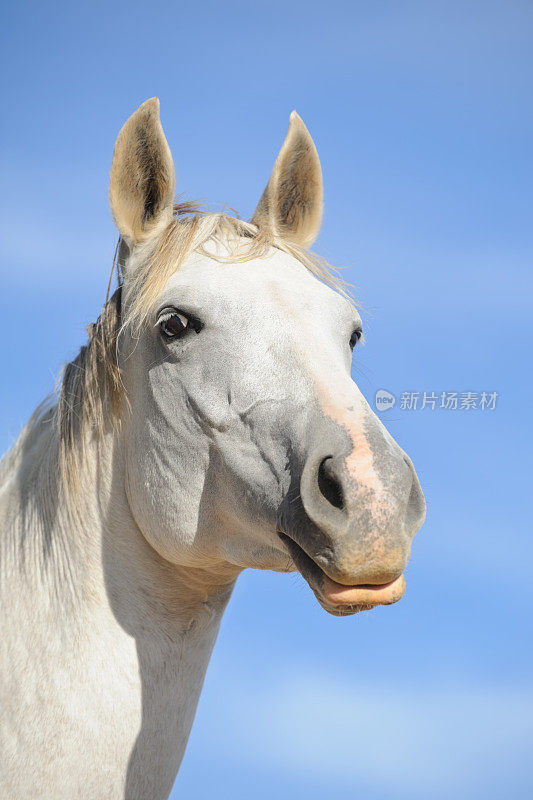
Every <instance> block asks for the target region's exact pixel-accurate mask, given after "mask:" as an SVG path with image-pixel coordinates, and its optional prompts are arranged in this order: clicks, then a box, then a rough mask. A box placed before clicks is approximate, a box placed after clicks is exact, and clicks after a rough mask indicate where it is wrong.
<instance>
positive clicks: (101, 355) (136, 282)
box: [56, 203, 352, 490]
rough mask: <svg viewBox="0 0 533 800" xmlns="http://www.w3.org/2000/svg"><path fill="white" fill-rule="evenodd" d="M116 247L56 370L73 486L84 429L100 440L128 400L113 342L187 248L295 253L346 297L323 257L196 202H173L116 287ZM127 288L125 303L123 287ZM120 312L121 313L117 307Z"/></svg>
mask: <svg viewBox="0 0 533 800" xmlns="http://www.w3.org/2000/svg"><path fill="white" fill-rule="evenodd" d="M209 242H217V243H219V244H222V245H224V248H225V249H226V252H227V256H222V255H215V254H214V253H213V251H212V250H210V251H209V252H207V250H206V245H207V244H208V243H209ZM119 246H120V240H119V245H117V250H116V251H115V259H114V260H113V269H112V272H111V278H110V281H109V287H108V298H107V299H106V302H105V304H104V306H103V308H102V312H101V314H100V316H99V318H98V320H97V322H96V323H94V324H92V325H89V326H88V328H87V334H88V341H87V344H85V345H84V346H82V348H81V349H80V351H79V353H78V355H77V356H76V358H75V359H74V360H73V361H71V362H70V363H68V364H67V365H66V366H65V368H64V371H63V375H62V379H61V383H60V389H59V400H58V404H57V408H56V418H57V425H58V432H59V453H60V470H61V473H62V476H63V480H64V482H66V485H69V488H70V489H71V490H72V489H73V488H74V485H75V484H76V483H77V475H78V472H79V467H80V463H81V461H82V460H83V456H84V451H85V444H86V442H87V441H88V438H89V436H90V435H91V434H93V435H96V436H97V438H99V439H103V436H104V433H105V431H106V430H107V429H109V427H110V426H111V427H114V426H117V425H120V418H121V411H122V409H123V408H124V406H125V405H127V398H126V397H125V392H124V387H123V384H122V380H121V375H120V367H119V363H118V358H117V345H118V340H119V336H120V333H121V331H122V330H124V329H125V328H126V327H129V328H130V329H133V330H136V331H138V330H139V329H140V328H141V327H142V325H143V324H144V323H145V322H146V319H147V317H148V315H149V313H150V311H151V309H152V308H153V305H154V303H155V302H156V301H157V298H158V297H159V295H160V293H161V291H162V289H163V287H164V285H165V283H166V281H167V280H168V278H170V276H171V275H172V274H173V273H174V272H175V271H176V270H177V269H179V268H180V266H181V265H182V264H183V263H184V262H185V260H186V259H187V257H188V256H189V255H190V254H191V253H192V252H199V253H204V254H207V255H208V256H209V257H210V258H216V259H217V260H219V261H229V260H232V261H235V260H239V261H250V260H252V259H255V258H261V257H264V256H266V255H267V253H268V251H269V250H270V249H271V248H274V249H277V250H281V251H283V252H285V253H288V254H289V255H291V256H293V257H294V258H296V259H297V260H298V261H299V262H300V263H301V264H303V265H304V266H305V267H306V269H308V270H309V272H311V273H312V274H313V275H314V276H315V277H316V278H318V279H319V280H320V281H322V282H323V283H325V284H327V285H328V286H330V287H331V288H332V289H334V290H335V291H337V292H339V293H340V294H342V295H343V296H345V297H346V298H347V299H348V300H350V301H352V298H351V296H350V293H349V290H348V285H347V284H346V283H345V282H344V281H343V279H342V277H341V276H340V275H339V274H338V273H337V272H336V271H335V270H334V269H333V268H332V267H331V266H330V265H329V264H328V263H327V262H326V261H324V260H323V259H321V258H319V257H318V256H316V255H315V254H313V253H311V252H310V251H308V250H305V249H303V248H302V247H299V246H298V245H296V244H293V243H291V242H288V241H286V240H284V239H281V238H277V237H276V236H273V235H272V233H271V232H270V231H268V230H266V229H262V228H261V227H258V226H257V225H254V224H252V223H250V222H245V221H243V220H241V219H240V218H239V217H238V216H236V215H235V216H232V215H230V214H226V213H209V212H206V211H204V210H202V209H201V208H200V207H199V206H198V205H197V204H195V203H180V204H177V205H175V206H174V216H173V219H172V220H171V222H170V223H169V225H168V226H167V228H166V229H165V231H164V232H163V234H162V236H161V237H160V238H159V240H158V242H157V245H156V247H155V250H154V251H153V253H152V255H151V257H148V258H147V259H146V260H145V263H144V264H142V265H140V266H139V268H138V269H137V270H136V271H135V273H134V275H133V276H132V277H128V280H127V282H126V286H125V287H124V288H123V277H122V275H123V272H122V269H123V266H124V265H123V263H121V257H120V255H119V257H118V259H117V253H120V250H119ZM115 268H116V270H117V277H118V288H117V289H116V291H115V292H114V294H113V295H112V297H109V290H110V286H111V281H112V279H113V274H114V272H115ZM124 290H126V291H127V301H128V302H127V304H125V303H123V300H124V299H125V298H124V297H123V291H124ZM125 305H126V313H125V315H124V316H123V313H122V311H123V307H124V306H125Z"/></svg>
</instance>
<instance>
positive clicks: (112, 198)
mask: <svg viewBox="0 0 533 800" xmlns="http://www.w3.org/2000/svg"><path fill="white" fill-rule="evenodd" d="M174 186H175V174H174V163H173V161H172V155H171V153H170V149H169V146H168V144H167V140H166V139H165V134H164V133H163V128H162V126H161V122H160V120H159V100H158V99H157V97H152V98H151V100H147V101H146V102H145V103H143V104H142V106H140V107H139V108H138V109H137V111H135V112H134V113H133V114H132V115H131V117H130V118H129V119H128V120H127V122H126V123H125V124H124V126H123V127H122V129H121V131H120V133H119V135H118V137H117V141H116V144H115V150H114V152H113V162H112V164H111V172H110V175H109V202H110V205H111V211H112V212H113V217H114V219H115V222H116V225H117V228H118V229H119V232H120V235H121V236H122V237H123V239H125V240H126V242H127V244H128V245H129V246H132V245H135V244H138V243H140V242H143V241H145V240H146V239H147V238H148V237H149V236H150V235H151V234H153V233H154V232H155V230H156V229H157V228H159V227H162V226H163V225H164V224H166V223H167V222H168V221H170V219H171V218H172V207H173V200H174Z"/></svg>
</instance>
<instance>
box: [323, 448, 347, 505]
mask: <svg viewBox="0 0 533 800" xmlns="http://www.w3.org/2000/svg"><path fill="white" fill-rule="evenodd" d="M332 461H333V459H332V457H331V456H327V457H326V458H324V459H323V461H322V462H321V463H320V466H319V468H318V488H319V489H320V492H321V493H322V495H323V497H325V498H326V500H327V501H328V503H330V504H331V505H332V506H335V508H344V497H343V494H342V487H341V485H340V483H339V481H338V479H337V477H336V476H335V473H334V472H333V469H332Z"/></svg>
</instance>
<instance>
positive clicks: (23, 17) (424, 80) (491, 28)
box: [0, 0, 533, 800]
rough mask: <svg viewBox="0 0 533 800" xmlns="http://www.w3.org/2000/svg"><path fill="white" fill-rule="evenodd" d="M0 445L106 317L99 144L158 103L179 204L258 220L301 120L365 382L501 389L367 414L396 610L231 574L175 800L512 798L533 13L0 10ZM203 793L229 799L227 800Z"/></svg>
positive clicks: (510, 3)
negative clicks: (397, 472)
mask: <svg viewBox="0 0 533 800" xmlns="http://www.w3.org/2000/svg"><path fill="white" fill-rule="evenodd" d="M5 16H7V21H5V24H4V26H3V31H2V33H1V37H2V46H1V53H2V56H1V57H2V59H3V62H4V64H3V74H4V78H5V79H4V87H3V94H2V100H3V117H4V124H3V126H2V132H1V137H0V138H1V142H0V146H1V154H2V171H3V182H4V190H3V192H2V194H1V196H0V207H1V214H0V228H1V237H0V258H1V262H0V263H1V271H2V292H1V298H0V311H1V313H0V326H1V336H2V342H3V347H2V348H1V356H0V357H1V364H0V370H1V374H2V376H3V380H2V392H1V395H0V409H1V412H2V414H1V419H2V425H1V444H2V449H7V447H8V446H9V445H10V444H11V443H12V442H13V441H14V438H15V437H16V435H17V434H18V432H19V430H20V428H21V426H22V425H23V423H24V422H25V420H26V419H27V417H28V416H29V414H30V413H31V411H32V410H33V408H34V407H35V406H36V405H37V403H38V402H39V401H40V400H41V399H42V398H43V397H44V395H45V394H46V393H48V392H49V391H50V389H51V387H52V386H53V382H54V380H55V378H56V377H57V375H58V373H59V370H60V367H61V364H62V363H63V362H64V361H65V359H67V358H70V357H72V356H73V355H74V354H75V353H76V351H77V349H78V347H79V345H80V344H81V343H82V341H83V339H84V335H85V334H84V330H85V326H86V325H87V324H88V323H89V322H91V321H93V320H94V319H95V318H96V316H97V314H98V311H99V308H100V306H101V304H102V302H103V300H104V297H105V291H106V286H107V278H108V273H109V269H110V265H111V259H112V255H113V249H114V243H115V232H114V229H113V225H112V221H111V218H110V214H109V211H108V207H107V196H106V195H107V173H108V169H109V164H110V158H111V153H112V148H113V143H114V140H115V137H116V134H117V132H118V130H119V128H120V126H121V125H122V123H123V122H124V120H125V119H126V118H127V116H128V115H129V114H130V113H131V112H132V111H133V110H134V109H135V108H136V107H137V106H138V105H139V104H140V103H141V102H142V101H143V100H145V99H146V98H148V97H151V96H153V95H158V96H159V97H160V99H161V115H162V121H163V125H164V127H165V130H166V133H167V137H168V140H169V143H170V145H171V148H172V150H173V154H174V159H175V162H176V167H177V173H178V192H180V193H182V192H183V193H185V195H186V196H187V197H190V198H196V199H201V200H206V201H208V204H209V207H210V208H212V209H216V208H218V206H219V204H222V203H225V204H227V205H229V206H232V207H234V208H237V209H238V210H239V211H240V213H241V214H242V216H244V217H246V216H248V215H250V214H251V213H252V211H253V209H254V206H255V203H256V202H257V199H258V197H259V195H260V193H261V191H262V188H263V186H264V184H265V182H266V180H267V178H268V175H269V172H270V169H271V167H272V164H273V161H274V158H275V156H276V154H277V151H278V149H279V146H280V145H281V142H282V140H283V136H284V134H285V130H286V126H287V122H288V115H289V113H290V111H291V110H292V109H293V108H296V109H297V110H298V112H299V113H300V115H301V116H302V117H303V119H304V120H305V121H306V123H307V125H308V127H309V130H310V132H311V134H312V135H313V137H314V139H315V142H316V144H317V147H318V150H319V154H320V157H321V160H322V165H323V170H324V179H325V193H326V194H325V202H326V204H325V217H324V226H323V230H322V233H321V235H320V238H319V239H318V242H317V245H316V249H317V250H318V252H320V253H321V254H322V255H324V256H326V257H327V258H328V259H329V260H330V261H332V262H333V263H334V264H336V265H338V266H341V267H344V268H345V276H346V278H347V279H348V280H350V281H351V282H353V283H354V284H355V285H356V287H357V288H356V296H357V297H358V299H359V301H360V303H361V305H362V308H363V321H364V325H365V328H366V338H367V343H366V345H365V346H364V347H363V348H361V350H360V351H359V352H358V353H357V357H356V361H355V365H354V378H355V379H356V380H357V382H358V384H359V386H360V388H361V389H362V391H363V392H364V393H365V395H366V396H367V398H368V399H369V401H370V402H373V399H374V394H375V392H376V390H377V389H387V390H388V391H390V392H392V393H394V394H395V395H396V396H397V397H398V398H399V397H400V395H401V393H402V392H412V391H417V392H420V393H422V392H424V391H428V392H435V393H437V394H440V393H441V392H442V391H446V392H450V391H458V392H463V391H473V392H481V391H496V392H497V393H498V401H497V405H496V408H495V409H494V410H485V411H480V410H479V409H476V410H472V411H464V410H460V409H458V410H456V411H452V410H439V409H435V410H430V409H428V408H426V409H424V410H420V409H417V410H404V409H401V408H400V407H399V403H397V404H396V406H395V407H394V408H393V409H391V410H389V411H387V412H386V413H384V414H382V417H383V419H384V420H385V421H386V423H387V425H388V427H389V429H390V430H391V432H392V434H393V435H394V436H395V437H396V438H397V440H398V441H399V442H400V443H401V445H402V446H403V447H404V448H405V449H406V450H407V452H408V453H409V454H410V455H411V456H412V458H413V460H414V463H415V465H416V467H417V471H418V473H419V476H420V479H421V482H422V486H423V488H424V490H425V493H426V497H427V501H428V509H429V510H428V518H427V522H426V525H425V526H424V528H423V529H422V531H421V532H420V534H419V535H418V536H417V539H416V541H415V546H414V552H413V557H412V560H411V564H410V567H409V569H408V575H407V577H408V592H407V595H406V597H405V598H404V600H402V602H401V603H399V604H398V605H397V606H394V607H391V608H385V609H378V610H376V611H374V612H372V613H370V614H366V615H359V616H357V617H355V618H349V619H334V618H332V617H329V616H327V615H326V614H325V612H323V611H322V610H321V609H320V608H319V607H318V606H317V604H316V602H315V600H314V598H313V596H312V595H311V592H310V591H309V590H308V588H307V586H306V585H305V584H304V582H303V580H302V579H301V578H300V577H298V576H280V575H273V574H267V573H252V572H248V573H245V574H244V575H243V576H242V577H241V579H240V580H239V583H238V586H237V589H236V591H235V594H234V597H233V599H232V602H231V604H230V607H229V609H228V612H227V614H226V617H225V618H224V621H223V624H222V629H221V634H220V637H219V641H218V643H217V646H216V648H215V653H214V656H213V659H212V662H211V665H210V668H209V672H208V676H207V679H206V685H205V690H204V693H203V695H202V698H201V701H200V706H199V710H198V715H197V719H196V722H195V726H194V729H193V733H192V736H191V739H190V742H189V748H188V751H187V754H186V757H185V760H184V763H183V767H182V771H181V773H180V776H179V778H178V780H177V783H176V786H175V789H174V792H173V794H172V797H173V798H178V797H186V798H188V800H204V799H206V800H207V798H210V797H212V796H213V793H214V792H215V791H216V792H217V793H220V792H222V796H224V797H225V796H230V795H231V796H232V797H235V798H248V797H252V796H253V797H254V798H257V800H262V799H263V798H265V799H266V798H271V797H272V796H273V795H276V796H279V797H302V796H305V797H306V798H307V800H315V799H316V800H318V799H319V798H320V800H322V798H323V797H324V796H330V795H331V793H332V792H333V791H340V792H343V793H344V796H346V797H349V798H352V797H359V798H364V800H374V799H375V800H384V798H387V800H389V799H390V800H408V799H409V800H418V799H419V798H420V800H426V799H427V798H428V797H430V798H435V799H436V800H439V799H440V798H449V797H452V796H453V797H454V798H455V800H463V798H464V800H466V798H468V800H473V799H474V798H483V799H484V800H491V798H500V797H502V795H504V794H505V795H506V796H508V797H512V798H513V800H521V798H526V797H530V796H531V793H532V791H533V776H532V770H531V759H530V756H528V754H527V751H528V749H529V748H530V742H531V737H532V735H533V684H532V681H531V661H532V656H533V648H532V645H531V612H532V608H531V568H532V562H533V542H532V538H531V511H530V502H529V501H530V497H531V488H530V484H531V477H530V476H531V474H532V470H531V467H532V463H531V461H532V459H531V453H532V442H531V436H530V420H529V416H530V414H529V411H530V408H531V398H532V396H533V394H532V392H533V386H532V379H531V354H530V341H531V335H530V331H531V326H530V321H531V291H532V288H533V285H532V284H533V280H532V270H531V266H532V264H531V262H532V258H531V257H532V244H533V242H532V238H533V237H532V233H531V206H532V199H533V198H532V187H533V180H532V178H533V175H532V162H531V151H532V147H531V145H532V129H533V114H532V105H531V83H532V79H533V6H532V5H531V4H530V3H528V2H525V1H524V2H519V1H518V0H506V1H505V2H491V1H490V0H486V1H485V2H476V1H475V0H473V1H472V2H453V1H450V2H438V1H437V2H402V3H393V2H383V1H382V0H377V1H376V2H372V3H370V2H365V3H363V2H340V1H339V0H330V2H328V3H317V2H313V0H308V1H307V2H305V3H303V2H291V0H285V1H284V2H279V1H278V0H269V2H262V1H261V0H255V2H251V0H250V1H249V2H248V3H243V2H233V1H232V0H227V2H224V3H215V2H210V1H207V2H203V3H199V4H194V5H193V4H177V3H170V2H157V1H156V2H152V3H150V4H148V3H137V2H128V3H119V2H109V3H99V2H93V3H90V4H85V5H81V4H73V3H68V4H67V3H61V2H55V3H53V4H42V3H29V2H24V1H23V0H22V1H21V2H18V3H9V4H7V8H6V12H5ZM221 787H224V788H222V789H221Z"/></svg>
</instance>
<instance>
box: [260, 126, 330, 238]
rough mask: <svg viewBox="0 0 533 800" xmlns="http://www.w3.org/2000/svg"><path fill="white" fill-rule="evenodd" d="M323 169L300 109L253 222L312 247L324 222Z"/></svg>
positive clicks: (280, 235) (277, 234) (290, 127)
mask: <svg viewBox="0 0 533 800" xmlns="http://www.w3.org/2000/svg"><path fill="white" fill-rule="evenodd" d="M322 205H323V190H322V170H321V168H320V161H319V159H318V153H317V151H316V147H315V145H314V143H313V140H312V139H311V136H310V134H309V131H308V130H307V128H306V127H305V125H304V123H303V122H302V120H301V118H300V117H299V116H298V114H297V113H296V111H293V112H292V114H291V116H290V120H289V130H288V131H287V136H286V137H285V141H284V142H283V146H282V148H281V150H280V152H279V155H278V157H277V159H276V163H275V164H274V169H273V170H272V174H271V176H270V180H269V182H268V184H267V187H266V189H265V191H264V192H263V194H262V196H261V199H260V201H259V203H258V206H257V208H256V210H255V212H254V215H253V217H252V222H254V223H255V224H256V225H258V226H260V227H266V228H267V229H268V230H269V231H270V232H271V233H272V234H273V235H275V236H279V237H281V238H283V239H286V240H287V241H289V242H293V243H294V244H298V245H300V246H301V247H309V246H310V245H311V244H312V243H313V242H314V240H315V239H316V237H317V236H318V231H319V230H320V223H321V221H322Z"/></svg>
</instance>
